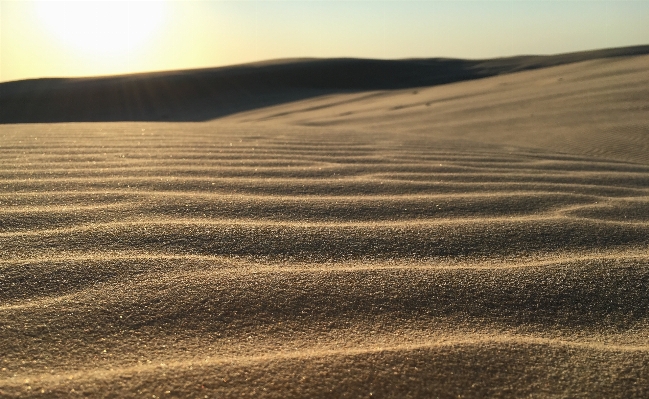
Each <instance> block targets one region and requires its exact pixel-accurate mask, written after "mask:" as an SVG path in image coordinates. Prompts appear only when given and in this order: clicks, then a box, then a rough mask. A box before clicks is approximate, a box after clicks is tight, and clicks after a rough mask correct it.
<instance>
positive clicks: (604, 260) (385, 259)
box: [0, 55, 649, 398]
mask: <svg viewBox="0 0 649 399" xmlns="http://www.w3.org/2000/svg"><path fill="white" fill-rule="evenodd" d="M569 61H571V62H569V63H563V64H564V65H557V66H552V65H554V64H551V65H541V66H544V68H536V67H535V68H533V70H524V69H529V68H520V69H516V68H510V70H508V72H510V73H506V74H499V75H497V76H491V77H485V78H481V79H475V77H471V78H470V79H469V80H464V81H457V82H454V83H447V84H443V85H436V86H426V87H423V86H422V87H402V88H396V89H395V88H390V89H380V88H379V89H372V88H371V87H364V88H362V90H361V89H359V88H356V89H354V90H346V91H345V90H331V88H328V89H327V90H329V91H327V92H324V91H318V90H324V89H322V88H315V89H314V90H313V91H312V92H307V91H305V92H302V93H301V94H300V93H298V95H297V97H295V98H294V97H290V96H289V97H290V98H289V97H286V96H284V95H285V94H286V93H284V94H282V96H284V97H282V100H281V101H270V100H269V101H268V102H263V101H261V102H260V104H262V103H263V104H262V105H267V106H261V105H260V106H255V107H253V106H250V107H243V108H241V107H239V108H237V109H236V111H237V112H234V111H232V112H224V113H223V115H221V117H220V118H219V119H214V120H209V121H199V122H196V121H194V122H181V121H166V122H155V121H144V120H143V121H134V120H128V118H126V119H125V120H124V121H121V122H119V121H115V122H107V121H103V122H102V121H97V122H83V123H79V122H76V123H75V122H66V123H19V124H4V125H1V126H0V154H1V156H0V253H1V254H2V257H1V258H0V396H2V397H43V398H51V397H84V396H88V397H146V398H174V397H195V398H217V397H218V398H220V397H250V396H252V397H269V398H285V397H305V398H306V397H309V398H310V397H327V398H328V397H350V398H352V397H354V398H356V397H376V398H385V397H392V398H408V397H411V398H436V397H439V398H458V397H461V398H473V397H475V398H479V397H535V398H536V397H539V398H541V397H543V398H545V397H576V398H582V397H583V398H593V397H602V398H616V397H617V398H643V397H647V396H649V366H648V365H649V72H647V71H649V56H647V55H634V56H624V57H620V56H615V57H599V58H598V57H591V59H577V60H576V61H580V62H572V61H575V60H574V59H571V60H569ZM460 80H461V79H460ZM5 87H7V86H5ZM316 89H317V90H316ZM291 90H294V89H291ZM292 92H293V93H296V92H295V91H292ZM6 93H7V92H5V94H6ZM316 94H317V95H316ZM268 98H270V97H268ZM268 98H266V99H268ZM240 100H241V98H238V99H237V101H240ZM289 100H290V101H289ZM7 101H8V100H7ZM241 101H243V100H241ZM264 101H266V100H264ZM206 109H207V108H206ZM176 111H177V110H176ZM84 112H85V111H84ZM174 112H175V111H174ZM178 112H179V111H178ZM7 115H8V114H7V113H5V114H4V116H3V117H4V118H5V119H4V120H5V121H7V119H6V118H9V116H7ZM16 115H18V114H16ZM25 115H27V114H24V115H23V116H21V118H22V117H25ZM56 115H59V119H65V118H63V117H61V115H62V114H51V115H50V116H49V117H51V118H52V119H53V120H52V121H57V120H56ZM111 115H112V116H111V117H115V118H117V119H119V118H120V117H123V116H124V115H122V114H119V113H114V114H111ZM120 115H121V116H120ZM138 115H140V117H141V119H147V118H148V117H146V116H147V115H146V113H142V114H138ZM170 115H171V117H170V119H174V118H176V117H177V116H178V115H180V114H179V113H171V114H170ZM200 115H202V116H206V115H207V114H205V113H201V114H200ZM210 115H211V114H210ZM64 116H65V115H64ZM68 116H69V115H68ZM73 116H74V115H73ZM77 116H78V115H77ZM104 116H105V115H104ZM109 116H110V115H109ZM131 116H132V115H131ZM149 116H151V115H149ZM153 116H156V115H153ZM202 116H201V117H202ZM208 116H209V115H208ZM212 116H213V115H212ZM194 117H196V116H195V115H194V116H192V117H191V118H190V117H188V118H187V119H188V120H190V119H192V118H194ZM138 118H139V117H138ZM108 119H110V118H108ZM135 119H137V118H135ZM179 119H180V118H179ZM23 122H25V121H24V120H23Z"/></svg>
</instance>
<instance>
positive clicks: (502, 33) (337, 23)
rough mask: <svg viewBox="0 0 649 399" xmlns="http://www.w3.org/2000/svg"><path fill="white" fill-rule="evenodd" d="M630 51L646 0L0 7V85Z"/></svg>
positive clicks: (646, 16)
mask: <svg viewBox="0 0 649 399" xmlns="http://www.w3.org/2000/svg"><path fill="white" fill-rule="evenodd" d="M636 44H649V0H639V1H629V0H626V1H625V0H615V1H612V0H608V1H589V0H582V1H559V0H546V1H533V0H510V1H496V0H482V1H434V0H423V1H408V0H401V1H371V0H365V1H334V0H323V1H306V0H303V1H269V0H259V1H241V0H238V1H180V0H176V1H28V0H14V1H6V0H0V81H9V80H18V79H25V78H34V77H55V76H56V77H63V76H88V75H105V74H117V73H129V72H143V71H156V70H168V69H186V68H200V67H211V66H222V65H229V64H237V63H245V62H251V61H259V60H267V59H275V58H294V57H363V58H410V57H461V58H487V57H498V56H507V55H515V54H551V53H559V52H569V51H578V50H588V49H597V48H605V47H617V46H628V45H636Z"/></svg>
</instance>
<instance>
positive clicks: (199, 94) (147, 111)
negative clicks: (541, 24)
mask: <svg viewBox="0 0 649 399" xmlns="http://www.w3.org/2000/svg"><path fill="white" fill-rule="evenodd" d="M642 54H649V46H635V47H626V48H615V49H606V50H596V51H585V52H579V53H568V54H559V55H551V56H518V57H509V58H497V59H488V60H462V59H444V58H432V59H410V60H372V59H351V58H347V59H345V58H341V59H296V60H277V61H271V62H259V63H253V64H244V65H237V66H230V67H221V68H213V69H199V70H185V71H170V72H157V73H149V74H135V75H124V76H109V77H101V78H81V79H33V80H24V81H16V82H7V83H2V84H0V123H33V122H41V123H43V122H105V121H177V122H180V121H206V120H210V119H214V118H217V117H222V116H225V115H229V114H232V113H236V112H241V111H246V110H251V109H256V108H260V107H265V106H269V105H276V104H281V103H287V102H293V101H298V100H302V99H306V98H312V97H316V96H321V95H323V94H332V93H341V92H342V93H344V92H358V91H368V90H389V89H404V88H412V87H419V86H433V85H440V84H447V83H453V82H459V81H464V80H473V79H479V78H484V77H488V76H494V75H499V74H504V73H511V72H519V71H524V70H530V69H538V68H544V67H549V66H556V65H563V64H568V63H574V62H581V61H587V60H592V59H602V58H612V57H628V56H636V55H642Z"/></svg>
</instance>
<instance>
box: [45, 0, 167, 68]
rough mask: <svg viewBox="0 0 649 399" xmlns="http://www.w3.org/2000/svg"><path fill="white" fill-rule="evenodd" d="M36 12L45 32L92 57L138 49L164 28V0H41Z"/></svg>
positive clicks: (165, 9)
mask: <svg viewBox="0 0 649 399" xmlns="http://www.w3.org/2000/svg"><path fill="white" fill-rule="evenodd" d="M34 5H35V7H36V8H35V11H36V13H37V15H38V17H39V19H40V21H41V22H42V26H43V27H44V28H45V29H44V30H45V31H46V33H48V34H50V35H51V36H52V37H54V38H56V39H57V41H59V42H60V43H61V44H63V45H65V46H67V47H70V48H72V49H74V50H75V51H79V52H82V53H83V54H86V55H92V56H107V57H114V56H120V55H126V54H128V53H130V52H133V51H136V50H138V49H139V48H141V47H143V46H144V45H145V44H147V43H148V42H149V41H150V40H151V39H153V38H155V36H156V33H158V32H159V31H160V29H161V28H162V27H163V23H164V20H165V19H166V14H167V5H166V3H165V2H163V1H39V2H35V3H34Z"/></svg>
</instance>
